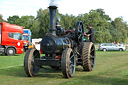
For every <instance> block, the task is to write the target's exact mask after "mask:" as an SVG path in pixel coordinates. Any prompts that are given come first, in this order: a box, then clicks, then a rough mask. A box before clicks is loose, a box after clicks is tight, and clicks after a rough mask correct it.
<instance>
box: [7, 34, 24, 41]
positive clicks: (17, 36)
mask: <svg viewBox="0 0 128 85" xmlns="http://www.w3.org/2000/svg"><path fill="white" fill-rule="evenodd" d="M8 36H9V37H10V38H13V39H18V40H22V34H21V33H8Z"/></svg>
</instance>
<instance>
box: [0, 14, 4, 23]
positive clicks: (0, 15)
mask: <svg viewBox="0 0 128 85" xmlns="http://www.w3.org/2000/svg"><path fill="white" fill-rule="evenodd" d="M3 21H4V20H3V16H2V14H0V23H1V22H3Z"/></svg>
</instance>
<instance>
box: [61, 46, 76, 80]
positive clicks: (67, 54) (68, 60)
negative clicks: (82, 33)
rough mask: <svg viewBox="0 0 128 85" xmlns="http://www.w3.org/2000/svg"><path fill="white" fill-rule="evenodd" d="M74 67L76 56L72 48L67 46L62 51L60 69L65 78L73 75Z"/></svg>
mask: <svg viewBox="0 0 128 85" xmlns="http://www.w3.org/2000/svg"><path fill="white" fill-rule="evenodd" d="M75 68H76V58H75V54H74V52H73V50H72V49H71V48H67V49H66V50H64V51H63V53H62V59H61V70H62V73H63V75H64V77H65V78H70V77H72V76H73V75H74V73H75Z"/></svg>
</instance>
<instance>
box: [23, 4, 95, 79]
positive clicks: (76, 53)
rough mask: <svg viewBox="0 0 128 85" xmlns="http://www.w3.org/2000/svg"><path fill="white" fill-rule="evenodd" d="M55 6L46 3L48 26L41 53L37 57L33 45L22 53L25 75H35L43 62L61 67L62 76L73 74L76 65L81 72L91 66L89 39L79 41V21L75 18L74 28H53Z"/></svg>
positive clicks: (91, 68) (80, 24)
mask: <svg viewBox="0 0 128 85" xmlns="http://www.w3.org/2000/svg"><path fill="white" fill-rule="evenodd" d="M56 9H57V7H56V6H49V11H50V29H49V33H48V34H47V35H46V36H45V37H44V38H43V39H42V41H41V43H40V46H41V49H40V52H41V53H42V54H43V55H44V56H42V57H41V56H40V53H39V51H38V50H36V49H35V48H30V49H29V50H28V51H27V52H26V54H25V58H24V70H25V72H26V74H27V75H28V76H29V77H33V76H36V75H37V73H38V71H39V69H40V68H41V67H42V66H44V65H47V66H50V67H52V68H53V69H61V71H62V74H63V75H64V77H66V78H70V77H72V76H73V75H74V73H75V68H76V65H81V66H83V70H84V71H92V70H93V68H94V64H95V47H94V44H93V43H92V42H83V36H84V28H83V23H82V22H81V21H78V22H77V24H76V27H75V31H72V30H68V31H65V32H64V31H63V30H62V29H59V30H58V29H56ZM58 33H60V34H59V35H57V34H58Z"/></svg>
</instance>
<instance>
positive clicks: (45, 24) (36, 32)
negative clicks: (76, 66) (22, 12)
mask: <svg viewBox="0 0 128 85" xmlns="http://www.w3.org/2000/svg"><path fill="white" fill-rule="evenodd" d="M57 17H59V18H60V23H61V26H62V27H63V28H64V29H65V30H67V29H74V28H75V25H76V23H77V21H82V22H83V24H84V29H85V32H87V31H88V30H87V28H88V25H89V24H92V26H93V28H94V30H95V42H96V43H103V42H106V43H109V42H124V43H128V24H127V22H125V21H124V20H123V18H122V17H117V18H115V19H114V20H112V19H111V17H109V15H107V14H105V11H104V10H103V9H96V10H90V11H89V13H85V14H79V15H78V16H74V15H68V14H61V13H59V11H58V10H57ZM49 18H50V17H49V9H44V10H43V9H39V10H38V11H37V16H36V17H34V16H21V17H19V16H18V15H14V16H9V17H8V18H7V21H6V22H7V23H11V24H16V25H20V26H23V27H24V28H25V29H30V30H31V32H32V38H42V37H44V35H45V34H46V33H48V31H49V24H50V23H49ZM2 21H4V20H3V19H2V15H0V22H2Z"/></svg>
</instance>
